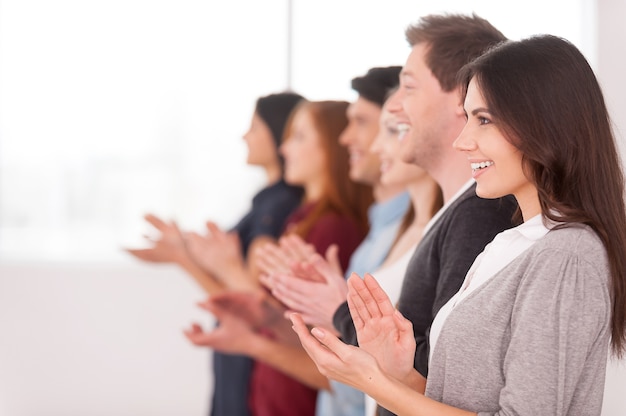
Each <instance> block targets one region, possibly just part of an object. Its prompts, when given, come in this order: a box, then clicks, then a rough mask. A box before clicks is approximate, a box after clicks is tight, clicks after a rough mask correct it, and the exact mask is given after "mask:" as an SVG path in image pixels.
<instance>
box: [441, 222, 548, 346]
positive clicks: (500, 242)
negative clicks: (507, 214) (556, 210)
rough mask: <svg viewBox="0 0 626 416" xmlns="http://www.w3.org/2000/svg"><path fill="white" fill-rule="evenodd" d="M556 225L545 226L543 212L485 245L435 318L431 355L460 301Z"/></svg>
mask: <svg viewBox="0 0 626 416" xmlns="http://www.w3.org/2000/svg"><path fill="white" fill-rule="evenodd" d="M547 221H549V220H547ZM554 225H555V224H554V223H553V222H550V225H549V228H548V227H546V226H545V225H544V224H543V215H541V214H539V215H536V216H534V217H532V218H531V219H529V220H528V221H526V222H524V223H523V224H520V225H518V226H517V227H515V228H511V229H509V230H506V231H503V232H501V233H500V234H498V235H497V236H496V237H495V238H494V239H493V241H492V242H491V243H489V244H487V246H485V249H484V250H483V252H482V253H480V254H479V255H478V257H476V260H474V263H473V264H472V267H470V269H469V271H468V272H467V275H466V276H465V281H464V282H463V285H462V286H461V288H460V289H459V291H458V292H457V294H456V295H454V296H453V297H452V298H451V299H450V300H449V301H448V302H447V303H446V304H445V305H444V306H443V307H442V308H441V309H440V310H439V312H438V313H437V315H436V316H435V319H434V320H433V323H432V325H431V328H430V338H429V340H430V357H432V355H433V354H432V353H433V351H434V350H435V346H436V345H437V340H438V338H439V334H440V333H441V328H442V327H443V324H444V323H445V321H446V318H447V317H448V315H449V314H450V312H451V311H452V309H454V307H455V306H456V305H457V303H459V302H460V301H461V300H463V299H465V298H466V297H467V296H468V295H469V294H470V293H472V292H473V291H474V290H476V288H477V287H479V286H480V285H482V284H483V283H485V282H486V281H488V280H489V279H490V278H492V277H493V276H494V275H495V274H496V273H498V272H499V271H500V270H502V268H504V267H505V266H506V265H507V264H509V263H510V262H511V261H513V259H515V258H516V257H517V256H519V255H520V254H522V253H523V252H524V251H526V250H527V249H528V248H530V247H531V246H532V245H533V244H534V243H535V242H537V241H538V240H540V239H541V238H542V237H544V236H545V235H546V234H547V233H548V231H550V229H551V228H553V227H554Z"/></svg>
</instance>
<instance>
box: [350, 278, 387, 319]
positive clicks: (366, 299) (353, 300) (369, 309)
mask: <svg viewBox="0 0 626 416" xmlns="http://www.w3.org/2000/svg"><path fill="white" fill-rule="evenodd" d="M348 307H349V308H350V314H351V315H352V318H353V320H355V322H354V323H355V325H356V324H357V320H360V322H362V323H363V324H364V323H365V322H367V321H369V320H370V319H372V318H374V317H379V316H380V311H379V310H378V306H377V305H376V302H375V300H374V298H373V297H372V296H371V294H370V293H369V290H368V288H367V286H365V283H364V282H363V280H362V279H361V278H360V277H359V275H358V274H356V273H352V275H351V276H350V278H348Z"/></svg>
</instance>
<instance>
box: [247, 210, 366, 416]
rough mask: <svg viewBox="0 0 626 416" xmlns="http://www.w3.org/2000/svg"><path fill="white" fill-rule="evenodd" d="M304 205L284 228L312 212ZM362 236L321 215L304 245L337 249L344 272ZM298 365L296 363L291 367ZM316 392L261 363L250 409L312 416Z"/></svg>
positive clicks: (261, 415)
mask: <svg viewBox="0 0 626 416" xmlns="http://www.w3.org/2000/svg"><path fill="white" fill-rule="evenodd" d="M313 206H314V205H313V204H307V205H304V206H302V207H300V208H298V209H297V210H296V211H294V213H293V214H291V216H290V217H289V218H288V219H287V222H286V225H285V228H286V229H288V227H289V225H290V224H296V223H298V222H299V221H301V220H302V219H304V218H305V217H306V215H307V214H308V213H310V212H311V210H312V209H313ZM363 237H364V235H363V232H361V231H360V230H359V227H358V226H357V224H356V223H355V222H354V221H353V220H351V219H349V218H346V217H343V216H341V215H339V214H335V213H328V214H325V215H323V216H322V217H321V218H320V219H319V220H318V221H317V222H316V223H315V225H314V226H313V228H312V229H311V231H310V232H309V234H308V235H307V236H306V238H305V241H306V242H308V243H310V244H313V245H314V246H315V249H316V250H317V252H318V253H320V254H321V255H324V253H325V252H326V249H327V248H328V247H329V246H330V245H331V244H337V245H338V246H339V259H340V261H341V267H342V268H343V269H344V270H345V269H346V268H347V267H348V262H349V260H350V256H351V255H352V252H353V251H354V250H355V249H356V248H357V246H358V245H359V244H360V243H361V240H362V239H363ZM294 365H297V363H294ZM316 400H317V390H314V389H312V388H310V387H307V386H306V385H304V384H302V383H300V382H299V381H297V380H295V379H293V378H291V377H290V376H288V375H286V374H283V373H282V372H280V371H278V370H275V369H274V368H273V367H270V366H268V365H266V364H263V363H261V362H258V361H257V362H255V363H254V369H253V370H252V380H251V384H250V398H249V405H250V409H251V411H252V414H253V415H254V416H314V415H315V402H316Z"/></svg>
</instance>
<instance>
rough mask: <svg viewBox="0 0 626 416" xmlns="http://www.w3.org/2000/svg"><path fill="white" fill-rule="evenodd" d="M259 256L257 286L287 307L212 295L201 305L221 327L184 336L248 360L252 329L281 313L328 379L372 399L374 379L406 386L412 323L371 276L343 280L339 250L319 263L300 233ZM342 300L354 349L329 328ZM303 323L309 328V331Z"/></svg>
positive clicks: (259, 298)
mask: <svg viewBox="0 0 626 416" xmlns="http://www.w3.org/2000/svg"><path fill="white" fill-rule="evenodd" d="M262 254H263V255H261V256H260V258H261V259H262V260H260V263H261V264H260V268H261V269H262V270H263V275H262V278H261V281H262V283H263V284H264V285H265V286H266V287H267V288H268V289H269V290H270V291H271V293H272V294H273V295H274V296H275V297H276V299H278V300H280V302H281V303H282V306H284V307H283V308H282V309H281V308H280V307H277V305H276V304H275V303H272V302H270V301H268V296H266V295H263V294H259V293H256V294H242V293H233V292H231V293H225V294H222V295H219V296H216V297H213V298H211V299H209V300H208V301H206V302H204V303H202V304H201V306H202V307H203V308H205V309H207V310H208V311H209V312H211V313H213V314H214V315H215V316H216V318H217V319H218V320H220V326H219V327H218V328H217V329H215V330H213V331H212V332H210V333H208V334H207V333H205V332H204V331H203V330H202V328H201V327H200V326H199V325H197V324H194V326H192V328H191V329H190V330H188V331H186V332H185V334H186V335H187V337H188V338H189V339H190V340H191V341H192V342H193V343H194V344H196V345H205V346H210V347H213V348H216V349H218V350H221V351H226V352H231V353H243V354H249V355H253V353H252V352H251V351H252V350H253V349H254V348H255V345H256V344H257V339H255V337H256V336H257V335H256V334H255V333H254V329H255V328H256V329H258V328H260V327H267V326H268V325H271V324H272V322H279V321H281V320H280V318H279V315H285V316H287V317H289V318H290V320H291V324H292V327H291V328H292V329H293V330H294V331H295V333H296V334H297V336H298V337H299V340H300V343H301V344H302V346H303V347H304V348H305V350H306V351H307V353H308V354H309V356H310V357H311V358H312V359H313V361H314V362H315V363H316V365H317V367H318V369H319V370H320V372H321V373H322V374H323V375H325V376H327V377H328V378H331V379H334V380H337V381H340V382H342V383H345V384H349V385H351V386H353V387H355V388H357V389H360V390H363V391H365V392H366V393H368V394H370V395H372V396H375V395H376V391H375V390H372V389H373V388H374V387H373V386H375V385H376V383H372V381H373V380H381V379H387V380H390V379H391V380H395V381H396V382H400V383H402V384H405V385H410V384H411V378H412V377H413V373H414V369H413V361H414V354H415V340H414V336H413V329H412V324H411V323H410V321H408V320H406V319H405V318H404V317H403V316H402V315H401V314H400V313H399V312H398V311H397V310H396V309H395V307H394V306H393V304H392V303H391V301H390V299H389V297H388V296H387V295H386V293H385V292H384V291H383V290H382V288H381V287H380V286H379V285H378V283H377V282H376V280H375V279H374V278H373V277H372V276H371V275H369V274H366V275H365V276H364V278H363V279H361V278H360V277H359V276H358V275H356V274H353V275H352V276H351V277H350V278H349V279H348V281H347V283H346V282H345V281H344V279H343V276H342V274H341V268H340V266H339V262H338V260H337V250H336V248H334V247H331V248H330V249H329V250H328V252H327V253H326V258H323V257H322V256H320V255H318V254H316V253H315V250H314V249H313V248H312V247H311V246H310V245H307V244H306V243H304V242H303V241H302V240H301V239H299V237H297V236H286V237H283V238H281V240H279V242H278V244H275V245H266V246H265V247H264V248H263V253H262ZM325 295H328V298H325V297H324V296H325ZM332 296H334V298H333V300H332V301H329V298H330V297H332ZM346 299H347V301H348V306H349V309H350V313H351V315H352V319H353V322H354V325H355V328H356V332H357V339H358V341H359V347H354V346H351V345H346V344H344V343H343V342H342V341H341V340H340V339H339V338H338V337H337V336H336V332H335V331H334V329H333V327H332V315H333V313H334V311H335V309H336V307H337V306H338V304H341V303H342V302H344V301H345V300H346ZM329 305H332V306H329ZM283 321H284V320H283ZM307 325H312V326H314V327H313V329H311V330H309V326H307ZM229 327H230V329H229ZM233 328H234V329H233Z"/></svg>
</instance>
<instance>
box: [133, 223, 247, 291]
mask: <svg viewBox="0 0 626 416" xmlns="http://www.w3.org/2000/svg"><path fill="white" fill-rule="evenodd" d="M144 218H145V220H146V221H147V222H148V223H149V224H150V225H152V226H153V227H154V228H155V229H156V230H157V231H158V232H159V235H158V236H155V237H152V236H147V235H146V236H145V238H146V240H147V241H149V243H150V247H148V248H143V249H127V250H126V251H127V252H128V253H130V254H132V255H133V256H135V257H137V258H139V259H140V260H144V261H147V262H152V263H177V264H179V265H181V266H183V267H186V266H189V264H190V263H194V264H196V265H197V266H199V267H200V268H201V269H202V270H203V271H204V272H206V273H208V274H210V275H212V276H213V277H215V278H216V279H218V280H220V281H222V283H224V284H225V285H226V286H236V282H231V281H228V279H227V277H228V276H231V275H235V273H233V270H234V269H240V268H242V267H243V264H244V260H243V255H242V253H241V245H240V243H239V239H238V236H237V234H235V233H228V232H224V231H222V230H220V228H219V227H218V226H217V225H216V224H215V223H213V222H210V221H209V222H207V223H206V229H207V230H206V233H205V234H204V235H201V234H199V233H196V232H183V231H181V230H180V228H179V227H178V225H177V224H176V222H174V221H170V222H166V221H164V220H162V219H160V218H159V217H157V216H156V215H153V214H148V215H146V216H145V217H144Z"/></svg>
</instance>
